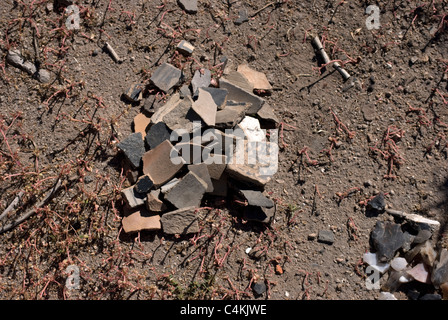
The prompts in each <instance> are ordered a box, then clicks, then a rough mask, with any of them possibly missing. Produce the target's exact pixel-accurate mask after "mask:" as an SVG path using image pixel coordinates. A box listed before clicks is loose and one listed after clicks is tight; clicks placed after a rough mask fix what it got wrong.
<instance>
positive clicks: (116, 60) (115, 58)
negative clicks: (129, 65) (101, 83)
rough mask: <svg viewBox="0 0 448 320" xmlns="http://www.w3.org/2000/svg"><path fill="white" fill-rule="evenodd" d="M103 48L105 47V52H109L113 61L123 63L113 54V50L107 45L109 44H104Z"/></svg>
mask: <svg viewBox="0 0 448 320" xmlns="http://www.w3.org/2000/svg"><path fill="white" fill-rule="evenodd" d="M105 47H106V50H107V51H109V53H110V55H111V56H112V59H114V61H115V62H116V63H122V62H123V60H122V59H120V57H119V56H118V54H117V53H116V52H115V50H114V48H112V46H111V45H110V44H109V42H106V44H105Z"/></svg>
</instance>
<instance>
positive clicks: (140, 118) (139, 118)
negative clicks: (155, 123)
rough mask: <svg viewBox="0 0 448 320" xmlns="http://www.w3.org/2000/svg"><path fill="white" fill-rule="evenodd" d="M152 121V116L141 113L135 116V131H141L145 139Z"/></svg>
mask: <svg viewBox="0 0 448 320" xmlns="http://www.w3.org/2000/svg"><path fill="white" fill-rule="evenodd" d="M150 123H151V118H148V117H147V116H146V115H145V114H143V113H139V114H138V115H136V116H135V117H134V132H140V133H141V134H142V139H143V140H145V137H146V129H147V128H148V126H149V124H150Z"/></svg>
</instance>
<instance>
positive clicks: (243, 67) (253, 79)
mask: <svg viewBox="0 0 448 320" xmlns="http://www.w3.org/2000/svg"><path fill="white" fill-rule="evenodd" d="M237 71H238V72H239V73H241V74H242V75H243V76H244V77H246V79H247V81H248V82H249V83H250V84H251V85H252V87H253V89H254V90H266V91H271V90H272V86H271V84H270V83H269V81H268V78H267V77H266V75H265V74H264V73H263V72H259V71H256V70H254V69H252V68H251V67H249V65H247V64H240V65H239V66H238V70H237Z"/></svg>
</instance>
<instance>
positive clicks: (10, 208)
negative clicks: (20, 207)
mask: <svg viewBox="0 0 448 320" xmlns="http://www.w3.org/2000/svg"><path fill="white" fill-rule="evenodd" d="M23 194H24V192H23V191H20V192H19V194H18V195H17V197H15V198H14V200H12V202H11V204H10V205H9V206H8V208H6V209H5V211H3V213H2V214H1V215H0V220H3V218H4V217H5V216H6V215H7V214H8V212H10V211H11V210H13V209H14V208H15V207H16V206H17V204H18V203H19V201H20V198H22V196H23Z"/></svg>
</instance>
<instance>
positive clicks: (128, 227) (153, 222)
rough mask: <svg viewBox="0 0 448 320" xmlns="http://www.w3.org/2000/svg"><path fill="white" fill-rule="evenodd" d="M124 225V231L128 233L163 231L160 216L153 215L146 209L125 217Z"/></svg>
mask: <svg viewBox="0 0 448 320" xmlns="http://www.w3.org/2000/svg"><path fill="white" fill-rule="evenodd" d="M122 224H123V230H124V232H126V233H130V232H138V231H142V230H160V229H161V224H160V216H159V215H158V214H151V213H149V212H148V211H147V210H145V209H142V210H139V211H136V212H134V213H131V214H130V215H128V216H126V217H124V218H123V220H122Z"/></svg>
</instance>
